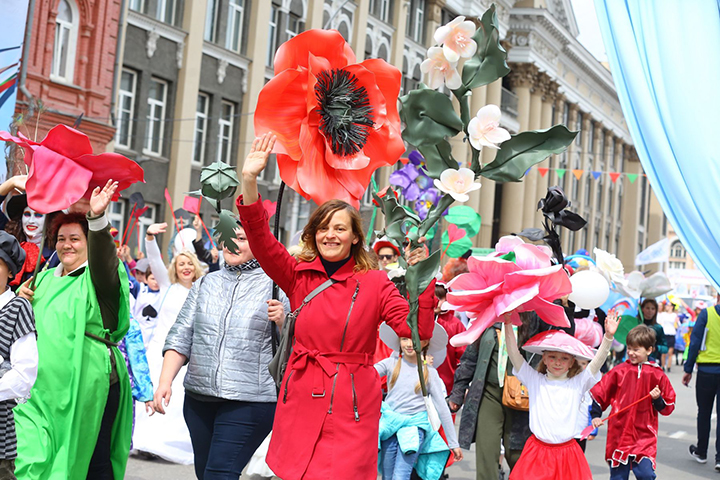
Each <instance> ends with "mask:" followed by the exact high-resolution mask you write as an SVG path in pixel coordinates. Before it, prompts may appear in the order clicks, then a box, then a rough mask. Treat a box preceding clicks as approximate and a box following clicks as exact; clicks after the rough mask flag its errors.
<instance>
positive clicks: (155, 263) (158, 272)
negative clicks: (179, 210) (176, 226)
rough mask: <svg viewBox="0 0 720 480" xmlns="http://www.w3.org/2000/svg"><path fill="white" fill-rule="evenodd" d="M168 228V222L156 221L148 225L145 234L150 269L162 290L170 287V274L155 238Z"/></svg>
mask: <svg viewBox="0 0 720 480" xmlns="http://www.w3.org/2000/svg"><path fill="white" fill-rule="evenodd" d="M166 229H167V223H155V224H153V225H150V226H149V227H148V229H147V234H146V235H145V251H146V252H147V259H148V263H149V264H150V271H151V272H152V274H153V276H154V277H155V280H156V281H157V282H158V286H159V287H160V289H161V290H162V289H165V288H168V287H170V276H169V275H168V271H167V267H166V266H165V263H163V259H162V254H161V253H160V247H158V244H157V241H156V240H155V235H157V234H159V233H164V232H165V230H166Z"/></svg>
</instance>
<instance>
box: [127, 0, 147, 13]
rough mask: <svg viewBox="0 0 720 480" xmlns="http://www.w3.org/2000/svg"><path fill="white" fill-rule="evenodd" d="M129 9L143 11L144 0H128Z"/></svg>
mask: <svg viewBox="0 0 720 480" xmlns="http://www.w3.org/2000/svg"><path fill="white" fill-rule="evenodd" d="M129 7H130V10H135V11H136V12H140V13H145V0H130V5H129Z"/></svg>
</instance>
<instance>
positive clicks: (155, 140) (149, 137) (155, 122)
mask: <svg viewBox="0 0 720 480" xmlns="http://www.w3.org/2000/svg"><path fill="white" fill-rule="evenodd" d="M166 109H167V82H165V81H163V80H159V79H157V78H152V79H150V89H149V90H148V113H147V123H146V125H147V128H146V130H145V148H144V149H143V152H144V153H146V154H148V155H156V156H162V154H163V140H164V136H165V111H166Z"/></svg>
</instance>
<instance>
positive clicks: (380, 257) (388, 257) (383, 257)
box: [378, 255, 395, 260]
mask: <svg viewBox="0 0 720 480" xmlns="http://www.w3.org/2000/svg"><path fill="white" fill-rule="evenodd" d="M378 258H379V259H380V260H392V259H393V258H395V255H378Z"/></svg>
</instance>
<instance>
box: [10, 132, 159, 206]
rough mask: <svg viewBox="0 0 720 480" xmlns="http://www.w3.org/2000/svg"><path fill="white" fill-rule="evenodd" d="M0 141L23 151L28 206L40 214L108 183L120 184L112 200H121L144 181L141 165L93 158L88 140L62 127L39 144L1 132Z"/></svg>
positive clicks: (114, 155)
mask: <svg viewBox="0 0 720 480" xmlns="http://www.w3.org/2000/svg"><path fill="white" fill-rule="evenodd" d="M0 140H5V141H6V142H13V143H15V144H17V145H19V146H21V147H22V148H23V149H24V150H25V164H26V165H27V166H28V179H27V183H26V191H27V201H28V206H30V208H32V209H33V210H35V211H37V212H40V213H50V212H55V211H58V210H63V209H66V208H68V207H70V205H72V204H74V203H75V202H77V201H78V200H80V199H81V198H83V197H85V198H88V199H89V198H90V194H91V193H92V191H93V189H94V188H95V187H103V186H104V185H105V184H106V183H107V181H108V180H109V179H113V180H115V181H117V182H118V183H119V185H118V189H117V191H116V192H115V197H113V200H117V199H118V198H120V191H121V190H124V189H126V188H128V187H129V186H130V185H132V184H133V183H136V182H144V181H145V180H144V172H143V169H142V168H140V165H138V164H137V163H135V162H133V161H132V160H130V159H128V158H126V157H123V156H122V155H119V154H117V153H111V152H106V153H101V154H98V155H93V151H92V146H91V145H90V139H89V138H88V136H87V135H85V134H84V133H82V132H79V131H77V130H75V129H74V128H70V127H68V126H65V125H57V126H55V127H53V128H52V129H51V130H50V131H49V132H48V134H47V135H46V136H45V138H44V139H43V141H42V142H40V143H37V142H34V141H32V140H30V139H29V138H27V137H25V136H24V135H23V134H22V133H18V137H14V136H12V135H10V134H9V133H8V132H0Z"/></svg>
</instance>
